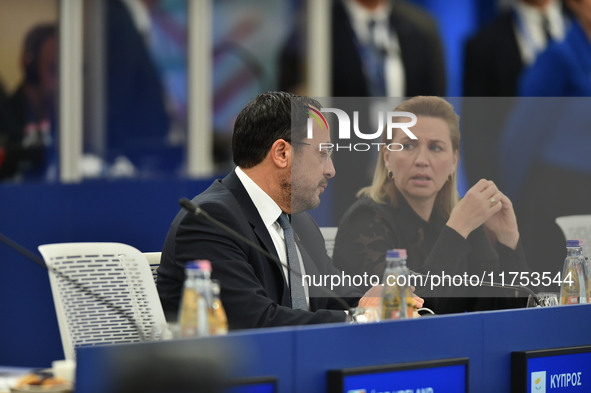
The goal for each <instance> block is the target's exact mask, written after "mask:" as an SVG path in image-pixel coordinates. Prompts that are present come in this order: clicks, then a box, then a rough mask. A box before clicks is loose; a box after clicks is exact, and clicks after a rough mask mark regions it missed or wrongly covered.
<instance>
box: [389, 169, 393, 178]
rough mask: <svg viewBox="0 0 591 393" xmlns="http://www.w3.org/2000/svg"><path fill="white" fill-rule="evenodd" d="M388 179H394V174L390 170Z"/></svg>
mask: <svg viewBox="0 0 591 393" xmlns="http://www.w3.org/2000/svg"><path fill="white" fill-rule="evenodd" d="M388 179H390V180H392V179H394V174H393V173H392V171H390V170H389V171H388Z"/></svg>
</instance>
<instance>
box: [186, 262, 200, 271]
mask: <svg viewBox="0 0 591 393" xmlns="http://www.w3.org/2000/svg"><path fill="white" fill-rule="evenodd" d="M185 269H191V270H199V263H198V261H189V262H187V263H186V264H185Z"/></svg>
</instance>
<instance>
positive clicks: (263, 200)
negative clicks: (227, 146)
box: [235, 167, 282, 228]
mask: <svg viewBox="0 0 591 393" xmlns="http://www.w3.org/2000/svg"><path fill="white" fill-rule="evenodd" d="M235 172H236V176H238V179H239V180H240V182H241V183H242V185H243V186H244V188H245V189H246V192H247V193H248V196H249V197H250V199H251V200H252V203H253V204H254V206H255V207H256V209H257V210H258V212H259V215H260V216H261V219H262V220H263V223H264V224H265V227H266V228H271V227H272V226H273V224H274V223H275V221H277V218H279V215H280V214H281V213H282V211H281V208H280V207H279V205H278V204H277V203H276V202H275V201H274V200H273V198H271V197H270V196H269V195H268V194H267V193H266V192H265V191H263V189H262V188H261V187H259V185H258V184H256V183H255V182H254V180H252V179H251V178H250V177H248V175H247V174H246V173H244V171H243V170H242V169H241V168H240V167H236V169H235Z"/></svg>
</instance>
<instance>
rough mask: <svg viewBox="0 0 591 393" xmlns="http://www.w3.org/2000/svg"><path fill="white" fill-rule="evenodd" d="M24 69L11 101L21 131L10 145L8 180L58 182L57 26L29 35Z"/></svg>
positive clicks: (37, 29)
mask: <svg viewBox="0 0 591 393" xmlns="http://www.w3.org/2000/svg"><path fill="white" fill-rule="evenodd" d="M20 66H21V69H22V72H23V78H22V81H21V83H20V84H19V86H18V88H17V89H16V91H15V92H14V93H13V94H12V95H11V96H10V98H9V105H10V110H11V112H12V114H13V116H14V119H15V122H16V127H17V131H16V133H14V134H13V135H12V137H11V138H10V139H9V141H8V143H7V145H6V151H7V154H6V161H5V163H4V165H5V166H6V168H7V172H6V176H7V177H10V176H12V177H15V178H17V179H26V180H49V181H54V180H56V179H57V150H56V146H57V145H56V142H57V141H56V102H57V86H58V83H57V29H56V27H55V25H53V24H42V25H37V26H36V27H34V28H32V29H31V30H30V31H29V32H28V34H27V35H26V37H25V41H24V44H23V51H22V55H21V59H20Z"/></svg>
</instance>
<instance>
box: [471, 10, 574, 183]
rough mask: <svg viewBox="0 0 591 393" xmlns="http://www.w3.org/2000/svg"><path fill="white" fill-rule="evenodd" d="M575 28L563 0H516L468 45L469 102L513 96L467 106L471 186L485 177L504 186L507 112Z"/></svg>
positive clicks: (475, 35)
mask: <svg viewBox="0 0 591 393" xmlns="http://www.w3.org/2000/svg"><path fill="white" fill-rule="evenodd" d="M568 24H569V18H568V16H567V12H566V10H565V9H564V7H563V5H562V2H561V1H560V0H513V1H512V3H511V5H510V6H509V7H508V8H507V9H506V10H504V11H503V12H502V13H501V14H500V15H499V16H497V17H496V18H495V19H494V20H493V21H492V22H490V23H488V24H487V25H485V26H484V27H482V28H481V29H480V30H478V31H477V32H476V33H475V34H474V35H473V36H471V37H470V38H469V39H468V40H467V41H466V43H465V47H464V79H463V95H464V97H507V98H506V99H504V100H499V99H494V100H481V99H471V98H470V99H467V100H465V101H464V110H463V115H462V128H463V130H464V133H463V135H464V141H463V143H464V145H465V146H469V148H467V149H464V153H463V154H464V159H465V164H466V165H465V169H466V175H467V178H468V183H469V185H473V184H475V183H476V182H477V181H478V180H480V179H482V178H486V179H491V180H494V181H497V182H498V181H500V180H501V179H500V174H499V169H498V165H497V154H498V150H497V146H498V140H499V138H500V134H501V130H502V128H503V125H504V123H505V120H506V117H507V113H508V111H509V110H510V109H511V107H512V105H513V103H514V100H512V99H511V98H510V97H514V96H516V95H517V93H518V80H519V76H520V75H521V72H522V71H523V70H524V69H525V68H527V67H528V66H530V65H531V64H532V63H533V62H534V61H535V59H536V58H537V56H538V55H539V54H540V53H542V52H543V51H544V50H545V49H546V47H548V46H549V45H551V44H552V43H556V42H560V41H562V40H563V39H564V36H565V31H566V29H567V27H568Z"/></svg>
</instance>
